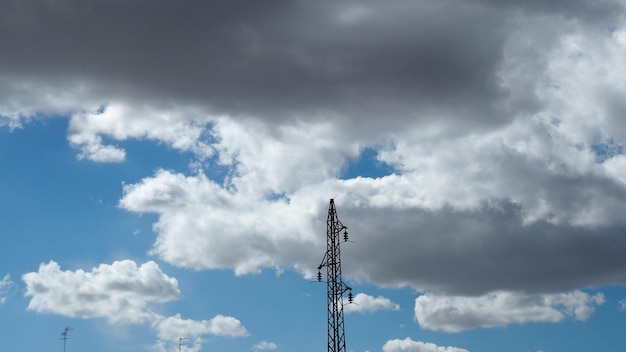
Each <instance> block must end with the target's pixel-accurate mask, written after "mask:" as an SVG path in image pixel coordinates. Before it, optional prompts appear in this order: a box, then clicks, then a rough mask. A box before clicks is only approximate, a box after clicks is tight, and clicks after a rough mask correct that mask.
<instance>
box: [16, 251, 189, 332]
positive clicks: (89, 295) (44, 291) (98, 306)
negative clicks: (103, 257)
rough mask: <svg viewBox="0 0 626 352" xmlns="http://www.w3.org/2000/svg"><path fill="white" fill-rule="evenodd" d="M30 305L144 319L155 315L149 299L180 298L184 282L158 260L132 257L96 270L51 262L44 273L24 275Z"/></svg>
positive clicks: (61, 311)
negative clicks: (142, 260)
mask: <svg viewBox="0 0 626 352" xmlns="http://www.w3.org/2000/svg"><path fill="white" fill-rule="evenodd" d="M22 280H23V281H24V283H25V284H26V293H25V295H26V296H27V297H30V302H29V304H28V309H30V310H33V311H36V312H40V313H54V314H60V315H65V316H69V317H79V318H106V319H108V320H109V321H111V322H114V323H143V322H148V321H151V320H153V319H154V313H153V312H152V311H151V310H150V309H148V307H147V305H146V304H147V303H151V302H157V303H163V302H169V301H172V300H176V299H178V298H180V291H179V290H178V282H177V280H176V279H175V278H171V277H169V276H167V275H165V274H164V273H163V272H162V271H161V269H160V268H159V266H158V265H157V264H156V263H155V262H152V261H149V262H146V263H144V264H141V265H139V266H138V265H137V264H136V263H135V262H134V261H131V260H122V261H115V262H113V263H112V264H100V265H99V266H98V267H95V268H93V269H92V270H91V271H87V272H86V271H83V270H80V269H79V270H76V271H71V270H66V271H62V270H61V268H60V266H59V264H57V263H56V262H54V261H50V262H49V263H47V264H41V265H40V266H39V271H37V272H30V273H26V274H24V275H23V276H22Z"/></svg>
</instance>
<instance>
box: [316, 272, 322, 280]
mask: <svg viewBox="0 0 626 352" xmlns="http://www.w3.org/2000/svg"><path fill="white" fill-rule="evenodd" d="M317 281H322V272H321V271H318V272H317Z"/></svg>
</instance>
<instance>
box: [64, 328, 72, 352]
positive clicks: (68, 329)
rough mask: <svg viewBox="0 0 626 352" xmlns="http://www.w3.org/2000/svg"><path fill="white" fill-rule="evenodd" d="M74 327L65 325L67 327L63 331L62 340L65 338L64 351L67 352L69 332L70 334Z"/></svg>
mask: <svg viewBox="0 0 626 352" xmlns="http://www.w3.org/2000/svg"><path fill="white" fill-rule="evenodd" d="M72 330H74V329H72V328H68V327H67V326H66V327H65V329H63V332H62V333H61V336H63V337H61V340H63V352H65V346H66V345H67V334H69V332H70V331H72Z"/></svg>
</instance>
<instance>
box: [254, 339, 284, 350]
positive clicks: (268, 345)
mask: <svg viewBox="0 0 626 352" xmlns="http://www.w3.org/2000/svg"><path fill="white" fill-rule="evenodd" d="M277 348H278V345H277V344H275V343H274V342H270V341H261V342H259V343H257V344H255V345H254V346H252V349H253V350H255V351H260V350H275V349H277Z"/></svg>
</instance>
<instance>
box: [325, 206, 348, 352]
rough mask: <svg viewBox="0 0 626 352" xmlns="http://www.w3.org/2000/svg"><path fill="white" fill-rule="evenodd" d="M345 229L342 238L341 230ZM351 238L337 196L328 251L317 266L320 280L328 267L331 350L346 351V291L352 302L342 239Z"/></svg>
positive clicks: (329, 226) (328, 227)
mask: <svg viewBox="0 0 626 352" xmlns="http://www.w3.org/2000/svg"><path fill="white" fill-rule="evenodd" d="M342 231H343V240H342V238H341V236H340V235H341V232H342ZM347 241H348V228H347V227H346V226H344V225H343V224H342V223H341V221H339V218H338V217H337V210H336V209H335V201H334V199H331V200H330V204H329V206H328V218H327V220H326V253H325V254H324V258H323V259H322V263H321V264H320V265H319V266H318V267H317V270H318V272H317V281H322V272H321V270H322V268H323V267H326V279H327V281H326V283H327V285H326V287H327V294H328V298H327V305H328V352H346V334H345V327H344V317H343V294H344V293H346V292H348V303H352V288H351V287H349V286H348V285H346V283H345V282H343V278H342V276H341V246H340V245H341V242H347Z"/></svg>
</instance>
